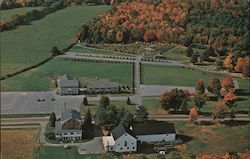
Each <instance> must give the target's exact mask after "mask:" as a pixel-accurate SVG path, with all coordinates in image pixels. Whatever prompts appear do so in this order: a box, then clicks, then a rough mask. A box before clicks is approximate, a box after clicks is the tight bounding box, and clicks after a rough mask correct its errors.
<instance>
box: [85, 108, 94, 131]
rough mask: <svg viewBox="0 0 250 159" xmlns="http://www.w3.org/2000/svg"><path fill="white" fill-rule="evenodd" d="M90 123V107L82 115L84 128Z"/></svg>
mask: <svg viewBox="0 0 250 159" xmlns="http://www.w3.org/2000/svg"><path fill="white" fill-rule="evenodd" d="M91 123H92V115H91V112H90V109H88V111H87V113H86V114H85V116H84V128H89V127H90V126H91Z"/></svg>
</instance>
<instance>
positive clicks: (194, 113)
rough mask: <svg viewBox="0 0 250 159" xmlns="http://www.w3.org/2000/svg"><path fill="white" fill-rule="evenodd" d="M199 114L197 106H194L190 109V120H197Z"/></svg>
mask: <svg viewBox="0 0 250 159" xmlns="http://www.w3.org/2000/svg"><path fill="white" fill-rule="evenodd" d="M198 116H199V115H198V112H197V110H196V108H195V107H192V108H191V109H190V110H189V120H190V121H191V122H194V121H197V119H198Z"/></svg>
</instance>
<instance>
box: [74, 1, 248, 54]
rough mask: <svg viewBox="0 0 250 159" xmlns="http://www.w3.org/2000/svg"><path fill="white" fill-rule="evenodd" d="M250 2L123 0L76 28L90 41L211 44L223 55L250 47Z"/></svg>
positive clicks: (78, 33) (83, 40)
mask: <svg viewBox="0 0 250 159" xmlns="http://www.w3.org/2000/svg"><path fill="white" fill-rule="evenodd" d="M248 17H250V2H247V1H243V0H238V2H237V1H236V0H231V1H229V0H222V1H220V2H219V1H218V0H205V1H194V0H162V1H137V0H136V1H132V2H128V1H127V2H123V3H121V4H119V5H114V7H113V8H112V9H111V10H110V11H109V12H107V13H105V14H104V15H103V16H102V17H100V18H97V19H95V20H93V21H92V22H90V23H89V24H87V25H83V26H81V27H80V29H79V30H78V32H77V37H78V39H79V40H80V41H82V42H87V43H103V42H104V43H133V42H135V41H143V42H153V41H157V42H166V43H176V44H184V45H186V46H188V45H190V44H192V43H193V44H197V43H198V44H204V45H210V46H211V47H212V48H214V49H216V51H217V52H218V53H219V54H220V55H225V54H227V51H228V50H239V51H244V50H248V51H249V41H250V39H249V33H248V31H249V30H250V28H249V27H250V26H249V23H248V22H247V20H249V18H248Z"/></svg>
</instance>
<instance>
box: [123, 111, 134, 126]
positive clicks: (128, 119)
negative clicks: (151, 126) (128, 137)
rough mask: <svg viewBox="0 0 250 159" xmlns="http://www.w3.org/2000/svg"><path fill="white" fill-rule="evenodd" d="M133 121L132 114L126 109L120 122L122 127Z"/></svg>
mask: <svg viewBox="0 0 250 159" xmlns="http://www.w3.org/2000/svg"><path fill="white" fill-rule="evenodd" d="M133 121H134V115H133V114H132V113H131V112H129V111H126V112H125V114H124V116H123V118H122V120H121V122H122V124H123V126H124V127H126V128H128V127H129V126H130V125H131V124H132V123H133Z"/></svg>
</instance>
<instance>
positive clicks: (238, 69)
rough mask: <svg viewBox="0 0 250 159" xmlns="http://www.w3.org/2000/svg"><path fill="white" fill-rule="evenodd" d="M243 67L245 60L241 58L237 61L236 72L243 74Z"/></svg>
mask: <svg viewBox="0 0 250 159" xmlns="http://www.w3.org/2000/svg"><path fill="white" fill-rule="evenodd" d="M243 66H244V58H243V57H239V58H238V59H237V63H236V66H235V71H236V72H242V71H243Z"/></svg>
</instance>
